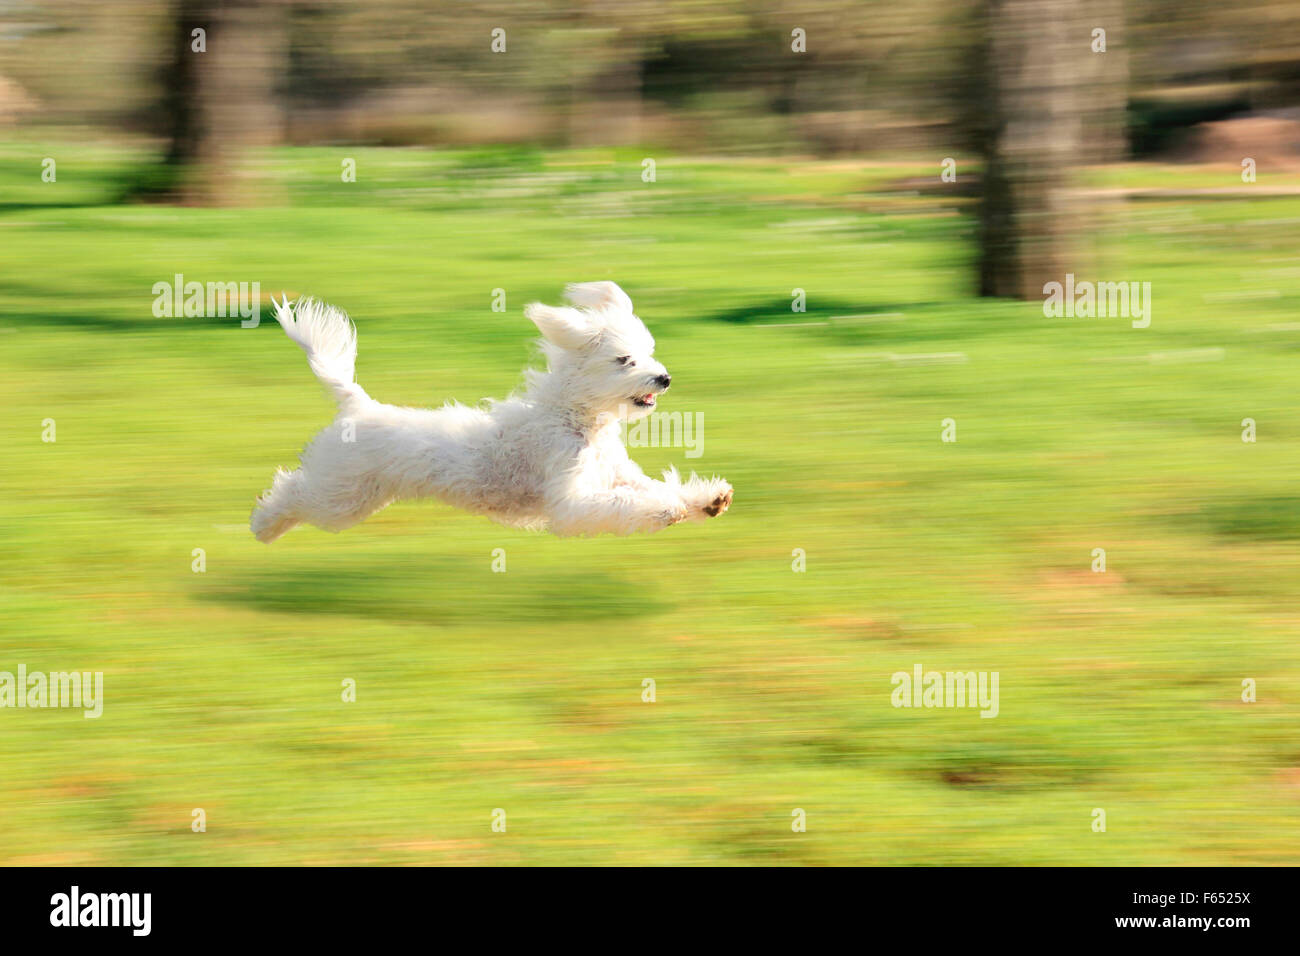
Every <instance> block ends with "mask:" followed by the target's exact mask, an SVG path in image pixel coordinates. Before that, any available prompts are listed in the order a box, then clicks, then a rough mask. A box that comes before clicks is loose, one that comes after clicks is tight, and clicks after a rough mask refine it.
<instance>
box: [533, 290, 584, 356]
mask: <svg viewBox="0 0 1300 956" xmlns="http://www.w3.org/2000/svg"><path fill="white" fill-rule="evenodd" d="M524 315H526V316H527V317H528V318H529V319H531V320H532V321H533V324H534V325H536V326H537V329H538V331H539V332H541V333H542V336H543V337H544V338H545V339H546V340H547V341H548V342H554V343H555V344H556V345H558V346H560V347H561V348H565V349H579V348H582V346H584V345H586V344H587V343H588V342H590V341H591V340H592V339H593V338H595V336H596V333H597V332H598V331H599V329H597V328H596V327H595V326H594V325H593V324H592V322H591V320H590V318H589V317H588V316H586V315H584V314H583V313H581V312H579V311H578V310H577V309H570V308H568V307H567V306H561V307H560V308H552V307H551V306H549V305H542V303H540V302H533V303H531V304H529V305H526V306H524Z"/></svg>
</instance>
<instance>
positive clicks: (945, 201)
mask: <svg viewBox="0 0 1300 956" xmlns="http://www.w3.org/2000/svg"><path fill="white" fill-rule="evenodd" d="M47 155H49V156H54V157H56V158H57V160H58V182H57V183H55V184H44V183H41V182H40V179H39V174H40V159H41V158H42V157H43V156H47ZM343 156H350V157H354V158H355V159H356V160H357V169H358V181H357V182H356V183H354V184H344V183H341V182H340V181H339V168H340V167H339V164H340V159H341V157H343ZM140 158H141V157H140V156H139V155H138V154H136V153H134V152H132V151H130V150H125V149H120V148H109V147H94V148H86V147H82V146H77V145H73V144H71V143H68V142H56V143H34V142H7V143H4V144H0V241H3V243H4V247H5V250H6V255H5V256H4V259H3V265H0V361H2V362H3V374H2V375H0V408H3V415H2V416H0V435H2V436H3V447H4V449H5V452H6V454H5V459H6V460H5V464H4V467H3V468H0V482H3V491H4V494H3V496H2V497H0V533H3V540H4V546H3V548H0V670H10V671H13V670H16V668H17V666H18V664H19V663H23V664H26V666H27V667H28V669H29V670H44V671H51V670H61V669H72V668H75V669H79V670H103V671H104V672H105V685H106V686H105V696H106V702H105V713H104V716H103V717H102V718H101V719H99V720H86V719H83V718H82V716H81V715H80V713H78V712H73V711H58V710H46V711H0V726H3V731H4V732H3V733H2V734H0V794H2V795H0V846H4V847H5V848H6V854H5V856H4V861H5V862H8V863H28V864H31V863H50V864H54V863H65V864H82V863H87V864H89V863H104V864H128V863H129V864H201V863H211V864H269V863H295V864H328V863H346V864H354V863H378V864H400V863H417V864H425V863H495V864H510V863H524V864H575V863H610V864H620V863H630V864H669V863H687V864H690V863H721V864H732V863H788V864H796V863H810V864H845V863H878V864H942V863H948V864H966V863H982V864H1012V863H1030V864H1045V863H1068V864H1236V863H1242V864H1244V863H1264V864H1280V863H1294V862H1295V861H1296V859H1297V851H1298V850H1300V840H1298V839H1297V836H1298V834H1300V830H1298V824H1300V745H1298V744H1297V742H1296V738H1295V732H1294V728H1295V726H1296V719H1297V716H1298V712H1297V711H1298V706H1297V705H1298V704H1300V671H1298V670H1297V664H1298V663H1300V650H1297V640H1296V639H1297V636H1298V634H1300V607H1298V606H1297V595H1296V582H1297V580H1300V578H1298V577H1297V572H1300V558H1298V557H1297V554H1296V549H1295V541H1296V527H1297V513H1300V512H1298V511H1297V499H1296V496H1295V494H1294V487H1295V476H1296V473H1297V465H1300V424H1298V423H1297V420H1296V417H1295V412H1294V408H1295V368H1296V359H1297V353H1298V351H1300V330H1298V329H1297V327H1296V324H1295V316H1296V306H1297V304H1300V251H1297V249H1296V241H1295V236H1296V229H1295V225H1296V223H1297V222H1300V200H1297V199H1289V198H1272V199H1262V198H1261V199H1249V198H1242V199H1216V200H1214V201H1213V202H1204V203H1196V202H1191V201H1188V200H1187V199H1175V198H1171V199H1170V200H1168V201H1160V200H1159V199H1158V198H1157V199H1154V200H1150V199H1148V200H1145V201H1143V202H1142V203H1140V204H1134V205H1131V206H1129V207H1127V209H1126V210H1124V211H1122V212H1117V211H1111V212H1108V213H1107V215H1106V216H1105V217H1104V218H1103V220H1102V222H1101V229H1102V232H1101V241H1100V242H1099V244H1098V250H1097V252H1096V254H1097V255H1098V256H1099V258H1098V259H1097V262H1098V263H1099V264H1098V266H1097V269H1098V272H1097V275H1096V278H1104V279H1132V280H1138V281H1151V282H1152V283H1153V286H1154V296H1155V299H1154V302H1155V308H1154V317H1153V321H1152V325H1151V327H1150V328H1149V329H1146V330H1141V331H1139V330H1134V329H1132V328H1130V327H1129V324H1128V322H1127V320H1123V319H1047V318H1044V317H1043V315H1042V310H1041V307H1039V306H1038V305H1036V304H1032V303H1030V304H1018V303H1011V302H1001V301H992V302H991V301H981V300H977V299H975V298H972V297H971V296H970V289H969V279H968V277H969V274H970V272H971V269H970V261H971V258H972V256H973V249H972V246H971V236H972V224H971V221H970V219H969V217H968V210H967V209H966V208H965V202H966V200H964V199H961V198H959V197H956V196H953V197H949V196H947V195H945V194H943V193H942V192H941V191H936V190H932V189H916V188H913V187H912V186H911V185H909V184H910V183H912V182H913V181H915V180H918V179H923V178H927V177H928V178H933V179H935V180H937V178H938V170H937V166H936V165H935V164H930V163H909V162H897V163H860V164H856V163H828V162H801V161H794V160H789V161H777V160H768V161H752V162H746V161H734V160H710V159H707V158H700V159H687V158H680V157H672V156H664V157H660V158H659V159H658V168H657V174H658V175H657V182H655V183H643V182H642V181H641V178H640V176H641V159H642V155H641V154H635V153H632V152H608V151H604V152H602V151H590V152H572V153H550V152H539V151H531V150H518V149H515V150H500V151H496V150H475V151H461V152H429V151H421V150H367V149H353V148H349V149H343V150H335V149H297V150H284V151H279V152H275V153H272V154H268V155H267V156H266V157H265V158H264V160H263V161H262V162H261V164H260V166H259V167H258V170H257V175H258V176H259V178H260V181H262V182H263V183H265V184H267V185H268V187H269V190H270V196H271V199H270V201H269V204H268V205H266V206H264V207H261V208H255V209H186V208H171V207H158V206H129V205H122V204H120V203H118V202H117V201H116V200H115V196H117V195H118V194H119V192H120V189H121V186H122V184H123V183H124V182H127V181H129V178H130V175H131V170H132V169H133V168H134V166H135V164H137V163H138V162H139V161H140ZM1125 169H1129V170H1130V171H1131V172H1132V173H1133V175H1134V180H1133V184H1134V185H1141V186H1142V187H1144V188H1149V187H1150V186H1151V185H1152V184H1153V183H1155V182H1160V183H1167V184H1169V188H1171V189H1176V188H1178V187H1179V185H1180V183H1181V184H1183V185H1186V186H1188V187H1192V186H1196V187H1200V186H1203V185H1205V182H1204V181H1205V179H1206V178H1207V172H1206V170H1204V169H1203V168H1196V169H1181V168H1159V169H1157V168H1153V167H1125ZM1121 172H1122V171H1121ZM1223 179H1224V182H1225V184H1227V185H1232V184H1236V183H1239V170H1234V169H1226V170H1224V171H1223ZM1099 181H1101V182H1103V183H1104V184H1105V185H1107V186H1111V187H1122V186H1123V185H1124V183H1123V181H1122V177H1121V175H1120V173H1118V172H1115V171H1108V172H1107V173H1106V174H1105V175H1104V176H1101V177H1099ZM177 272H180V273H183V274H184V275H185V277H186V278H187V279H193V280H198V281H249V282H251V281H260V282H261V284H262V289H263V292H264V294H265V295H267V296H269V295H270V294H271V293H276V292H279V291H280V290H282V289H284V290H288V291H290V292H291V293H292V292H311V293H313V294H316V295H319V296H322V297H324V298H326V299H329V300H331V301H333V302H335V303H337V304H338V305H340V306H342V307H344V308H346V309H348V310H349V311H350V312H351V313H352V315H353V317H354V318H355V319H356V321H357V324H358V327H359V330H360V341H361V356H360V361H359V379H360V381H361V382H362V383H363V384H364V385H365V387H366V388H367V390H368V391H369V392H370V393H371V394H372V395H374V396H376V397H377V398H380V399H381V400H385V401H391V402H395V403H400V404H411V405H435V404H438V403H441V402H442V401H444V400H446V399H449V398H452V397H455V398H459V399H462V400H466V401H474V400H476V399H478V398H480V397H482V396H489V395H492V396H501V395H503V394H505V393H506V392H507V391H508V390H509V389H510V388H511V387H512V386H513V385H514V384H516V383H517V382H518V381H519V372H520V369H521V368H522V367H523V365H524V364H525V363H526V362H527V361H528V360H529V358H530V355H531V352H530V346H529V342H530V339H531V338H532V336H531V334H530V327H529V326H528V324H527V323H526V321H525V320H524V319H523V318H522V316H521V312H520V310H521V307H522V306H523V304H524V303H525V302H527V301H529V300H531V299H545V300H549V301H554V300H556V299H557V296H558V293H559V290H560V288H561V287H562V285H563V284H564V283H565V282H568V281H574V280H589V279H598V278H614V279H616V280H617V281H619V282H620V283H621V284H622V285H623V286H624V287H625V288H626V289H627V290H628V291H629V292H630V293H631V295H632V297H633V299H634V300H635V301H636V303H637V306H638V311H639V312H640V314H641V315H642V316H643V317H644V318H645V319H646V320H647V322H648V324H649V325H650V327H651V330H652V331H653V332H654V333H655V336H656V338H657V340H658V343H659V356H660V357H661V358H662V359H663V360H664V361H665V363H666V364H667V365H668V366H669V368H670V369H671V370H672V372H673V376H674V386H673V391H672V393H671V396H670V399H669V401H668V403H667V404H666V405H665V408H664V411H684V412H698V413H700V414H702V415H703V418H704V423H705V426H706V427H705V431H704V436H705V437H704V455H703V457H702V458H700V459H695V460H690V459H686V458H685V457H684V454H683V450H682V449H671V448H649V449H639V450H635V451H634V457H636V458H637V460H638V461H640V462H641V463H642V464H643V465H644V466H645V467H646V470H647V471H650V472H652V473H653V472H654V471H655V470H657V469H660V468H662V467H665V466H667V465H669V464H674V463H675V464H677V465H678V466H679V467H682V466H685V467H686V468H697V469H699V470H702V471H708V472H717V473H719V474H723V475H725V476H726V477H727V478H728V479H730V480H731V482H732V483H733V484H734V486H735V487H736V501H735V504H734V506H733V508H732V511H731V512H730V513H728V514H727V516H726V517H725V518H723V519H721V520H719V521H715V522H710V523H709V524H707V525H703V526H690V527H677V528H672V529H669V530H668V531H666V532H664V533H662V534H660V535H657V536H654V537H643V538H632V539H613V538H610V539H597V540H590V541H569V540H559V539H555V538H552V537H549V536H545V535H533V534H527V533H523V532H518V531H514V530H510V529H505V528H499V527H497V526H495V525H493V524H491V523H489V522H487V521H486V520H484V519H481V518H475V517H472V516H469V515H465V514H462V513H460V512H457V511H454V510H453V509H451V508H448V507H445V506H443V505H440V504H437V503H433V502H423V503H404V504H399V505H396V506H394V507H393V508H391V509H389V510H387V511H385V512H383V513H382V514H380V515H378V516H376V517H375V518H373V519H372V520H370V521H369V522H367V523H366V524H364V525H362V526H360V527H358V528H356V529H354V530H352V531H350V532H348V533H346V534H343V535H340V536H333V535H327V534H325V533H323V532H319V531H316V530H314V529H308V530H303V531H297V532H294V533H293V534H291V535H290V536H288V537H287V538H285V539H284V540H282V541H281V542H278V543H277V544H276V545H274V546H272V547H270V548H267V547H264V546H262V545H259V544H258V543H257V542H255V541H254V540H253V539H252V538H251V536H250V535H249V534H248V533H247V531H246V529H245V525H246V521H247V516H248V512H249V510H250V508H251V505H252V502H253V498H254V497H255V495H256V494H257V493H258V492H260V491H261V490H262V489H263V488H264V487H266V485H267V484H268V481H269V478H270V475H271V473H272V470H273V469H274V467H275V466H276V465H277V464H283V465H292V464H293V463H294V461H295V453H296V451H297V449H298V448H299V447H300V446H301V445H302V443H303V442H304V441H305V440H306V439H307V438H308V437H309V436H310V435H311V434H313V433H314V431H315V430H316V429H318V428H319V427H321V426H322V425H324V424H325V423H326V422H327V421H328V420H329V418H330V416H331V414H332V408H331V406H330V404H329V402H328V400H327V399H326V398H325V397H324V396H323V394H322V393H321V391H320V389H319V388H318V386H317V385H316V383H315V382H314V381H313V380H312V379H311V376H310V373H309V372H308V370H307V368H306V366H305V363H304V362H303V360H302V356H301V354H300V353H299V352H298V351H297V350H296V349H295V348H293V346H292V345H291V344H290V343H288V342H287V341H285V340H284V338H283V335H282V334H281V333H280V332H279V330H278V328H277V327H276V326H275V324H274V322H272V321H271V320H270V318H269V316H267V317H266V319H265V321H263V323H262V325H261V326H260V327H259V328H257V329H253V330H245V329H241V328H239V325H238V322H237V321H231V320H222V319H156V318H154V317H153V316H152V314H151V312H150V308H151V304H152V300H153V297H152V293H151V287H152V285H153V283H154V282H156V281H160V280H168V279H169V278H170V277H171V276H172V275H173V274H174V273H177ZM1082 277H1083V276H1082V275H1081V278H1082ZM496 288H503V289H505V290H506V293H507V305H508V308H507V311H506V312H505V313H495V312H492V311H491V309H490V303H491V297H492V290H493V289H496ZM795 288H802V289H804V290H805V291H806V293H807V297H808V312H807V313H803V314H792V313H791V312H790V309H789V302H790V297H791V291H792V290H793V289H795ZM789 323H815V324H808V325H806V326H804V327H772V326H787V325H788V324H789ZM1246 417H1250V418H1254V419H1255V420H1256V421H1257V423H1258V428H1259V441H1258V443H1256V444H1245V443H1243V442H1242V441H1241V438H1240V433H1241V424H1240V423H1241V421H1242V419H1243V418H1246ZM46 418H53V419H55V421H56V423H57V429H58V440H57V442H56V443H53V444H47V443H42V442H41V440H40V435H41V429H42V420H43V419H46ZM945 418H954V419H955V420H956V421H957V427H958V439H959V440H958V442H957V443H956V444H944V443H942V442H941V441H940V440H939V438H940V422H941V420H942V419H945ZM1097 547H1102V548H1105V549H1106V551H1107V561H1108V571H1107V573H1105V574H1093V573H1092V572H1091V571H1090V570H1089V566H1090V563H1091V561H1092V557H1091V552H1092V549H1093V548H1097ZM194 548H203V549H205V551H206V555H207V571H206V573H204V574H195V573H192V572H191V570H190V565H191V561H192V558H191V551H192V549H194ZM497 548H503V549H505V552H506V555H507V562H508V571H507V572H506V573H505V574H495V573H492V571H491V562H492V552H493V549H497ZM796 548H801V549H804V550H805V551H806V553H807V567H808V570H807V572H806V573H803V574H796V573H792V571H791V553H792V551H793V549H796ZM915 663H921V664H922V665H924V667H925V668H926V669H934V670H987V671H994V670H996V671H999V672H1000V674H1001V714H1000V716H999V717H998V718H997V719H994V720H982V719H979V717H978V714H977V713H976V712H975V711H972V710H928V711H911V710H895V709H893V708H892V707H891V706H890V705H889V695H890V691H891V690H892V688H891V685H890V679H889V678H890V675H891V674H892V673H893V672H894V671H897V670H908V671H910V670H911V668H912V666H913V664H915ZM1248 677H1249V678H1254V679H1256V680H1257V681H1258V684H1259V702H1258V703H1255V704H1253V705H1246V704H1243V703H1241V702H1240V699H1239V695H1240V687H1241V681H1242V680H1243V679H1244V678H1248ZM348 678H351V679H354V680H356V682H357V686H358V700H357V702H356V703H355V704H343V703H341V701H340V696H339V695H340V689H341V682H342V681H343V680H345V679H348ZM645 678H653V679H654V680H655V681H656V682H657V694H658V701H657V702H656V703H654V704H645V703H642V702H641V690H642V680H643V679H645ZM195 807H202V808H204V809H205V811H206V812H207V816H208V831H207V832H206V833H204V834H194V833H191V832H190V829H189V823H190V811H191V810H192V809H193V808H195ZM497 807H501V808H504V809H506V810H507V812H508V814H509V829H508V832H507V833H505V834H496V833H492V832H491V830H490V827H489V824H490V813H491V811H492V810H493V809H494V808H497ZM796 807H798V808H803V809H804V810H806V811H807V814H808V832H807V833H802V834H796V833H792V832H791V829H790V814H791V811H792V809H794V808H796ZM1094 807H1103V808H1105V809H1106V810H1107V814H1108V832H1106V833H1104V834H1099V833H1093V832H1091V830H1090V824H1091V819H1092V818H1091V812H1092V809H1093V808H1094Z"/></svg>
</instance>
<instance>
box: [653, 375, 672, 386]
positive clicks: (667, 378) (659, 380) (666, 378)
mask: <svg viewBox="0 0 1300 956" xmlns="http://www.w3.org/2000/svg"><path fill="white" fill-rule="evenodd" d="M672 383H673V377H672V376H671V375H669V374H668V373H667V372H664V374H662V375H656V376H655V384H656V385H658V386H659V387H660V388H667V387H668V386H669V385H671V384H672Z"/></svg>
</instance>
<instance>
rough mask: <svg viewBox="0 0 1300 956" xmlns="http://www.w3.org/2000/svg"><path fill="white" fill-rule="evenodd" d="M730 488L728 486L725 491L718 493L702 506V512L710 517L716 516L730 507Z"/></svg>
mask: <svg viewBox="0 0 1300 956" xmlns="http://www.w3.org/2000/svg"><path fill="white" fill-rule="evenodd" d="M731 495H732V490H731V489H730V488H728V489H727V490H726V491H725V492H723V493H722V494H720V495H718V496H717V497H716V498H714V499H713V500H712V501H710V502H709V503H708V504H707V505H705V506H704V513H705V514H706V515H708V516H709V517H710V518H716V517H717V516H718V515H720V514H722V512H724V511H726V510H727V509H728V508H730V507H731Z"/></svg>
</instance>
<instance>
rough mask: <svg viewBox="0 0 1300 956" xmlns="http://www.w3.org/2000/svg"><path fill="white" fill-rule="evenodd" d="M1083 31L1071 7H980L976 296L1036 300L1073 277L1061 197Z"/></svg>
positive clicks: (1056, 3)
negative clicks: (980, 170)
mask: <svg viewBox="0 0 1300 956" xmlns="http://www.w3.org/2000/svg"><path fill="white" fill-rule="evenodd" d="M1081 22H1082V21H1081V18H1080V17H1079V16H1078V14H1077V8H1076V5H1075V3H1074V2H1073V0H985V3H984V5H983V11H982V16H980V17H979V18H978V19H977V24H978V25H977V27H976V29H977V30H979V31H980V37H979V43H978V45H977V59H978V62H977V63H976V64H975V66H974V68H973V69H972V70H971V75H972V78H973V79H975V80H976V81H977V82H976V86H977V93H976V95H975V96H974V97H973V100H974V102H973V103H972V104H971V105H972V107H973V109H972V110H971V117H972V119H973V124H974V133H975V145H976V148H977V150H978V151H979V152H980V154H981V155H982V157H983V161H984V176H983V183H982V197H981V202H980V217H979V292H980V294H981V295H989V296H1007V297H1011V298H1020V299H1034V298H1040V297H1041V296H1042V294H1043V292H1042V289H1043V284H1044V283H1046V282H1049V281H1052V280H1060V279H1061V278H1062V277H1063V276H1064V274H1065V272H1067V271H1078V269H1077V265H1078V263H1077V260H1075V259H1074V258H1073V256H1074V247H1073V243H1072V239H1073V237H1074V233H1075V232H1076V231H1077V228H1078V223H1077V222H1076V221H1074V220H1073V219H1072V217H1071V211H1070V209H1069V208H1068V205H1067V203H1068V197H1067V189H1068V187H1069V185H1070V176H1069V173H1070V170H1071V168H1072V166H1073V165H1074V163H1075V161H1076V159H1077V156H1078V153H1079V150H1080V148H1081V132H1082V119H1081V117H1082V110H1081V105H1082V104H1081V102H1080V90H1079V87H1080V86H1081V83H1082V81H1081V76H1082V74H1081V69H1080V67H1081V63H1080V57H1081V56H1089V55H1093V54H1091V51H1090V48H1089V32H1088V31H1087V30H1086V29H1082V28H1081V27H1080V23H1081ZM1076 48H1077V49H1076ZM1080 51H1081V53H1080Z"/></svg>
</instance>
